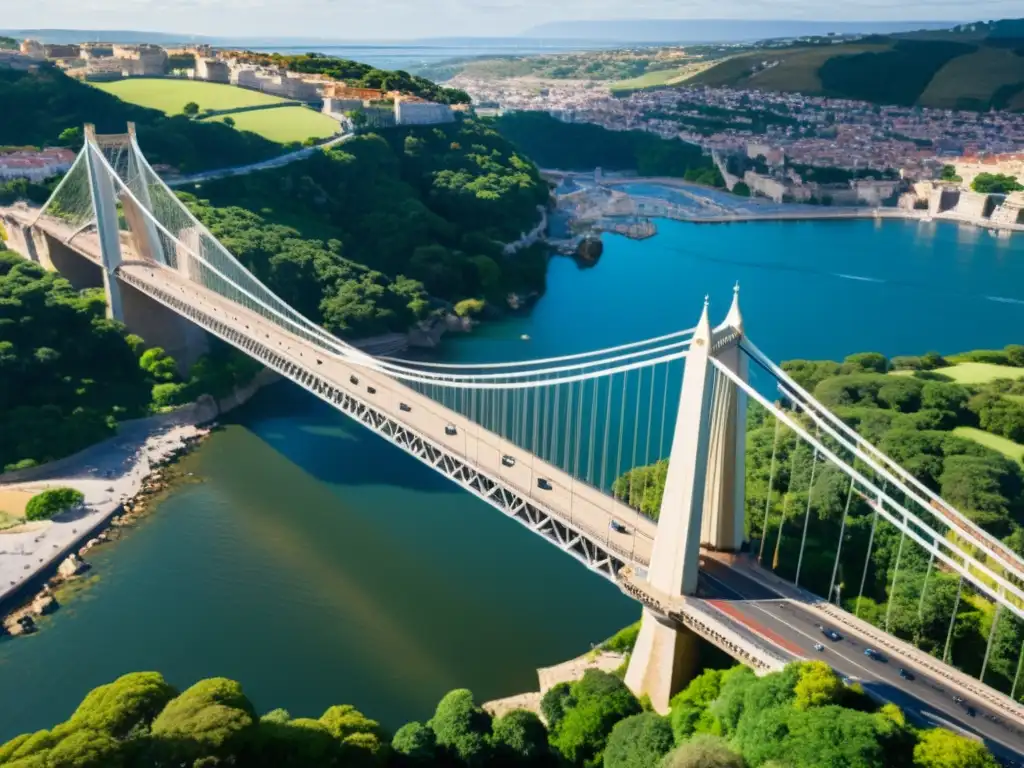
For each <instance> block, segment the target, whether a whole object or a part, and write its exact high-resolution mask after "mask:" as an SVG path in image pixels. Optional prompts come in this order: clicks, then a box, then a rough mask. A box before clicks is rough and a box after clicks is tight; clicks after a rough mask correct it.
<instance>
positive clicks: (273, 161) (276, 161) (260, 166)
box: [164, 133, 355, 187]
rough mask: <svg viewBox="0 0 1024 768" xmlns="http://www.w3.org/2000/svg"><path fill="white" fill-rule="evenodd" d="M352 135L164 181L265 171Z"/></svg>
mask: <svg viewBox="0 0 1024 768" xmlns="http://www.w3.org/2000/svg"><path fill="white" fill-rule="evenodd" d="M354 135H355V134H352V133H342V134H340V135H338V136H335V137H334V138H333V139H331V140H329V141H326V142H324V143H323V144H318V145H317V146H315V147H305V148H303V149H297V150H295V151H294V152H289V153H288V154H285V155H278V156H277V157H272V158H270V159H269V160H263V161H261V162H259V163H251V164H249V165H236V166H233V167H231V168H218V169H217V170H213V171H203V172H202V173H195V174H192V175H191V176H183V177H181V178H178V179H172V180H167V181H165V182H164V183H165V184H167V186H169V187H183V186H186V185H188V184H199V183H201V182H204V181H213V180H214V179H223V178H226V177H228V176H245V175H246V174H249V173H255V172H256V171H265V170H267V169H269V168H282V167H284V166H286V165H290V164H291V163H295V162H298V161H299V160H305V159H306V158H308V157H312V156H313V153H314V152H319V151H320V150H322V149H331V148H333V147H336V146H337V145H339V144H341V143H342V142H345V141H348V140H349V139H351V138H352V137H353V136H354Z"/></svg>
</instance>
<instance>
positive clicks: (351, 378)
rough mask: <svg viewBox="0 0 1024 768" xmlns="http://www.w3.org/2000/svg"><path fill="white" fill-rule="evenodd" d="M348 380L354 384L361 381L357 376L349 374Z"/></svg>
mask: <svg viewBox="0 0 1024 768" xmlns="http://www.w3.org/2000/svg"><path fill="white" fill-rule="evenodd" d="M348 380H349V381H350V382H352V383H353V384H358V383H359V379H358V378H357V377H356V376H349V377H348Z"/></svg>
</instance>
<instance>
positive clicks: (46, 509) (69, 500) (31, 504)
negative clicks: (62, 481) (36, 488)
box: [25, 488, 85, 520]
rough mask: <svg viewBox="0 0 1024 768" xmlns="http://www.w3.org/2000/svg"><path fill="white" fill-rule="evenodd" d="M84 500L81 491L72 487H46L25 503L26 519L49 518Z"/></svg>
mask: <svg viewBox="0 0 1024 768" xmlns="http://www.w3.org/2000/svg"><path fill="white" fill-rule="evenodd" d="M84 501H85V496H84V495H83V494H82V492H81V491H79V490H76V489H74V488H48V489H47V490H45V491H40V492H39V493H37V494H36V495H35V496H33V497H32V498H31V499H29V500H28V503H27V504H26V505H25V519H26V520H49V519H50V518H51V517H53V516H54V515H59V514H60V513H61V512H66V511H68V510H69V509H72V508H73V507H77V506H78V505H80V504H82V503H83V502H84Z"/></svg>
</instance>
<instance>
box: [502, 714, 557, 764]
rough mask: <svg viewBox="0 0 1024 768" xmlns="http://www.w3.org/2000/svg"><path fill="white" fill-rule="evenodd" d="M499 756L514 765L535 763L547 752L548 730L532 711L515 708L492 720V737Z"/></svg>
mask: <svg viewBox="0 0 1024 768" xmlns="http://www.w3.org/2000/svg"><path fill="white" fill-rule="evenodd" d="M492 743H493V745H494V748H495V750H496V752H497V754H498V756H499V758H500V757H504V758H505V759H506V760H507V761H508V762H510V763H512V764H514V765H536V764H537V762H538V761H540V760H541V758H542V757H543V756H544V755H546V754H548V732H547V729H546V728H544V723H542V722H541V721H540V718H539V717H537V716H536V715H535V714H533V712H527V711H526V710H525V709H515V710H512V711H511V712H509V713H508V714H506V715H503V716H502V717H499V718H498V719H497V720H495V721H494V734H493V737H492Z"/></svg>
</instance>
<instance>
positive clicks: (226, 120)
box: [224, 115, 235, 128]
mask: <svg viewBox="0 0 1024 768" xmlns="http://www.w3.org/2000/svg"><path fill="white" fill-rule="evenodd" d="M224 125H226V126H227V127H228V128H234V127H235V118H233V117H231V115H228V116H227V117H225V118H224Z"/></svg>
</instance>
